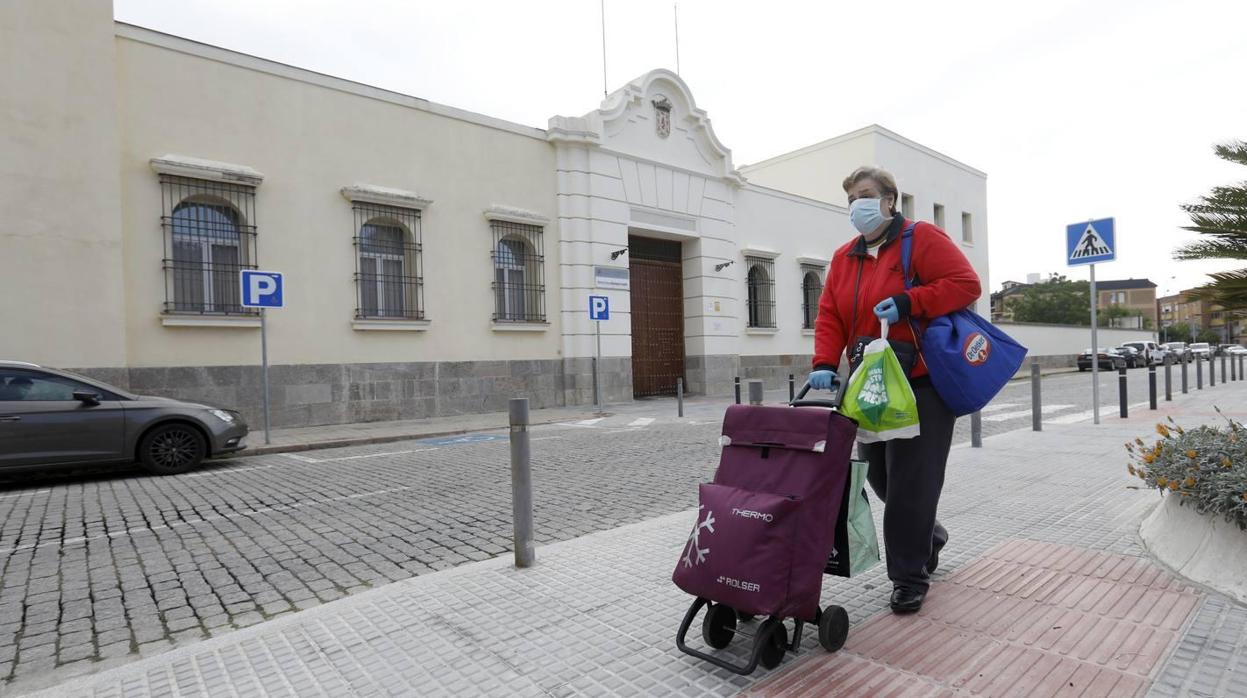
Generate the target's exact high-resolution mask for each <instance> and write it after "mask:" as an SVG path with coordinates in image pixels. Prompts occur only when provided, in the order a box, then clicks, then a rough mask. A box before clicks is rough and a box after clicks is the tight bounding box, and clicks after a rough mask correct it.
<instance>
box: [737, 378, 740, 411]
mask: <svg viewBox="0 0 1247 698" xmlns="http://www.w3.org/2000/svg"><path fill="white" fill-rule="evenodd" d="M736 404H738V405H739V404H740V376H736Z"/></svg>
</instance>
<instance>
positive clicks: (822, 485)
mask: <svg viewBox="0 0 1247 698" xmlns="http://www.w3.org/2000/svg"><path fill="white" fill-rule="evenodd" d="M808 390H809V386H808V385H807V386H806V387H804V388H802V390H801V394H800V395H798V396H797V399H796V400H794V401H793V402H792V403H791V405H790V406H787V407H780V406H775V407H771V406H747V405H733V406H731V407H729V408H728V410H727V415H726V416H725V417H724V419H723V435H722V437H720V440H721V444H722V446H723V452H722V455H721V457H720V459H719V467H718V470H717V471H716V472H715V476H714V482H712V483H706V484H703V485H701V492H700V506H699V508H698V520H697V524H696V526H695V527H694V528H693V532H692V534H690V536H689V539H688V542H687V543H686V544H685V546H684V549H683V554H682V555H681V558H680V560H679V562H678V563H677V564H676V570H675V574H674V575H672V581H674V582H675V583H676V585H677V586H679V587H680V588H681V589H683V590H684V591H686V592H688V593H689V594H692V595H693V596H695V597H697V598H696V600H695V601H694V602H693V603H692V605H691V606H689V609H688V612H687V613H685V614H684V620H683V622H682V623H681V624H680V630H679V633H678V634H677V635H676V646H678V647H679V648H680V650H681V651H683V652H685V653H687V654H690V655H692V656H694V657H698V658H700V659H704V660H706V661H708V662H711V663H713V664H715V665H716V666H720V667H723V668H724V669H727V670H729V671H733V672H736V673H738V674H744V675H748V674H751V673H753V671H754V670H755V669H756V668H757V666H758V664H761V665H762V666H764V667H766V668H768V669H772V668H774V667H776V666H778V665H779V663H780V661H781V660H782V659H783V657H784V653H785V652H797V651H798V649H799V648H800V643H801V632H802V629H803V626H804V624H805V623H807V622H809V623H814V624H816V625H817V626H818V636H819V643H820V644H821V645H822V646H823V647H824V648H825V649H826V650H827V651H829V652H834V651H836V650H838V649H840V647H842V646H843V645H844V641H845V638H846V637H847V636H848V629H849V618H848V614H847V613H846V612H845V610H844V609H843V608H841V607H839V606H829V607H827V608H819V596H820V594H821V592H822V578H823V569H824V567H825V565H826V563H827V558H828V555H829V554H830V553H831V550H832V547H833V546H834V544H835V540H834V533H835V527H836V517H837V515H838V513H839V509H840V506H841V503H842V502H843V500H844V491H845V488H846V487H848V484H849V479H850V478H849V472H850V458H851V455H852V448H853V443H854V441H855V439H856V435H857V425H856V423H855V422H853V420H851V419H849V418H848V417H845V416H844V415H842V414H840V413H839V411H837V409H836V407H837V403H836V402H835V401H832V400H806V399H803V398H804V396H805V394H806V392H807V391H808ZM794 408H795V409H794ZM703 607H706V614H705V616H704V618H703V619H702V638H703V639H704V640H705V642H706V644H707V645H709V646H710V647H713V648H715V649H723V648H725V647H727V646H728V645H729V644H730V643H731V641H732V638H733V637H735V636H736V635H738V634H739V635H746V636H752V638H753V649H752V652H751V653H750V657H749V661H748V663H746V664H745V665H740V664H736V663H733V662H731V661H729V660H727V659H724V658H721V657H717V656H715V655H713V654H709V653H707V652H702V651H699V650H697V649H694V648H691V647H689V646H688V645H687V644H685V637H686V636H687V634H688V630H689V627H690V626H691V625H692V623H693V620H694V619H695V618H696V617H697V614H698V612H700V611H701V609H702V608H703ZM755 617H764V620H762V622H761V623H760V624H758V625H757V626H756V628H755V629H753V632H749V631H748V630H746V629H745V628H744V627H738V625H740V624H743V623H748V622H750V621H752V620H753V619H754V618H755ZM790 618H791V619H792V620H793V621H794V626H793V635H792V639H791V641H789V639H788V629H787V627H786V626H785V625H784V621H785V620H787V619H790Z"/></svg>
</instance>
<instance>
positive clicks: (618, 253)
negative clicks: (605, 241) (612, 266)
mask: <svg viewBox="0 0 1247 698" xmlns="http://www.w3.org/2000/svg"><path fill="white" fill-rule="evenodd" d="M627 253H628V248H627V247H625V248H623V249H622V250H615V251H614V252H612V253H611V261H612V262H613V261H615V260H616V259H619V258H620V256H622V255H625V254H627Z"/></svg>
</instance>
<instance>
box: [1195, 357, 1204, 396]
mask: <svg viewBox="0 0 1247 698" xmlns="http://www.w3.org/2000/svg"><path fill="white" fill-rule="evenodd" d="M1195 389H1196V390H1203V389H1204V357H1202V356H1199V355H1196V356H1195Z"/></svg>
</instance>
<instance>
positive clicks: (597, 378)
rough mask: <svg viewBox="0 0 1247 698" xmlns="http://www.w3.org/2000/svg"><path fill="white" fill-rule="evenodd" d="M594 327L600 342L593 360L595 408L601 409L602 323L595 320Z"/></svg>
mask: <svg viewBox="0 0 1247 698" xmlns="http://www.w3.org/2000/svg"><path fill="white" fill-rule="evenodd" d="M593 325H594V327H596V328H597V329H596V334H597V340H598V348H597V353H596V354H595V355H594V357H595V358H594V359H593V406H594V407H597V408H598V409H601V408H602V378H601V374H600V373H599V371H600V370H601V366H602V321H601V320H594V321H593Z"/></svg>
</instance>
